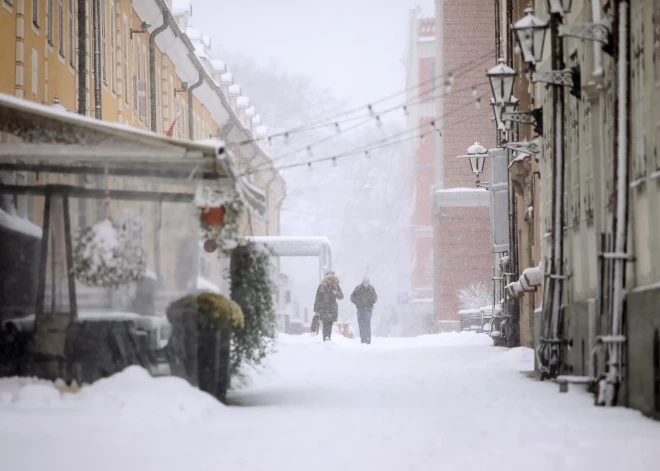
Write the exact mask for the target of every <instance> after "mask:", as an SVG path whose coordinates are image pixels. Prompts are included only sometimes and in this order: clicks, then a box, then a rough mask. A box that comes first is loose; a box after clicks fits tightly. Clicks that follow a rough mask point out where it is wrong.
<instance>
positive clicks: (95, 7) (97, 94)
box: [92, 0, 103, 119]
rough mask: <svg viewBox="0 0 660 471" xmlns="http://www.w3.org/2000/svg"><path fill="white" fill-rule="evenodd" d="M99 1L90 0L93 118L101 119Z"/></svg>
mask: <svg viewBox="0 0 660 471" xmlns="http://www.w3.org/2000/svg"><path fill="white" fill-rule="evenodd" d="M99 1H100V0H92V22H93V23H92V24H93V27H92V30H93V31H94V108H95V112H94V116H95V118H96V119H103V109H102V105H101V100H102V98H101V14H100V11H99Z"/></svg>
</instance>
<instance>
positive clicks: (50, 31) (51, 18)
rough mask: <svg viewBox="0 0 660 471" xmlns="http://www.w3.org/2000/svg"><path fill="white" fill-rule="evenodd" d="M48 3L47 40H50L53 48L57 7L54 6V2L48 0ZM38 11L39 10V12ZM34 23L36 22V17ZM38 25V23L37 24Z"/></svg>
mask: <svg viewBox="0 0 660 471" xmlns="http://www.w3.org/2000/svg"><path fill="white" fill-rule="evenodd" d="M47 2H48V3H46V8H47V11H46V38H47V39H48V43H49V44H50V45H51V46H52V45H53V34H54V33H53V21H55V7H54V6H53V2H54V0H47ZM37 8H38V4H37ZM37 11H38V10H37ZM32 16H33V19H32V21H34V15H32ZM35 24H37V23H35Z"/></svg>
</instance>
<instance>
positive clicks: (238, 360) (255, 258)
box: [229, 241, 275, 376]
mask: <svg viewBox="0 0 660 471" xmlns="http://www.w3.org/2000/svg"><path fill="white" fill-rule="evenodd" d="M270 256H271V254H270V253H269V252H268V251H267V249H266V248H265V247H264V246H263V245H259V244H256V243H255V242H252V241H246V242H241V244H240V245H238V246H237V247H236V248H235V249H234V250H233V251H232V253H231V261H230V266H229V271H230V275H231V298H232V299H233V300H234V301H235V302H236V303H237V304H238V305H239V306H240V307H241V310H242V311H243V317H244V328H243V329H241V330H234V331H233V332H232V350H231V370H230V371H231V374H232V376H235V375H237V374H238V375H240V370H241V368H242V367H243V366H257V365H259V364H260V363H261V362H262V360H263V359H264V358H266V356H267V355H268V354H269V353H270V352H271V351H272V350H273V347H274V343H275V309H274V306H273V289H274V287H273V283H272V281H271V279H270Z"/></svg>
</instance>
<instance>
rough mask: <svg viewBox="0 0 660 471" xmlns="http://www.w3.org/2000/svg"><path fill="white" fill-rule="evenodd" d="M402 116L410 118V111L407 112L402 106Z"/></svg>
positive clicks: (406, 108) (405, 107)
mask: <svg viewBox="0 0 660 471" xmlns="http://www.w3.org/2000/svg"><path fill="white" fill-rule="evenodd" d="M403 116H410V111H408V107H407V106H404V107H403Z"/></svg>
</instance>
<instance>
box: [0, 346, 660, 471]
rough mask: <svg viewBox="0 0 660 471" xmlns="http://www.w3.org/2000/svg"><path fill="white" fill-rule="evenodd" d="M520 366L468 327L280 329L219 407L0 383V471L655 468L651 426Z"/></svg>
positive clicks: (149, 389) (657, 455)
mask: <svg viewBox="0 0 660 471" xmlns="http://www.w3.org/2000/svg"><path fill="white" fill-rule="evenodd" d="M532 367H533V357H532V351H531V350H530V349H525V348H518V349H513V350H507V349H503V348H495V347H492V346H490V339H489V338H488V337H486V336H484V335H478V334H472V333H461V334H441V335H435V336H424V337H418V338H412V339H375V341H374V343H373V344H372V345H371V346H365V345H360V343H359V341H357V340H348V339H345V338H343V337H339V336H335V338H333V342H332V343H326V344H323V343H321V342H320V339H319V338H318V337H315V338H311V337H309V336H308V335H304V336H296V337H293V336H285V335H281V336H280V338H279V340H278V352H277V353H276V354H274V355H273V356H272V357H271V358H270V360H269V361H268V366H267V368H266V369H265V370H264V371H261V372H259V373H257V374H255V375H254V378H253V381H252V382H251V384H250V385H249V386H246V387H245V388H243V389H241V390H239V391H234V392H232V393H231V394H230V396H229V399H230V401H231V402H232V404H233V405H232V406H222V405H219V404H218V403H216V402H215V401H214V400H213V399H212V398H211V397H210V396H208V395H206V394H204V393H201V392H199V391H197V390H195V389H193V388H191V387H189V386H188V385H187V384H186V383H184V382H183V381H181V380H178V379H174V378H159V379H152V378H149V377H148V375H147V374H146V372H144V371H143V370H140V369H139V368H136V367H135V368H129V369H128V370H126V371H124V372H123V373H121V374H119V375H116V376H114V377H112V378H110V379H107V380H102V381H99V382H97V383H95V384H94V385H92V386H91V387H85V388H83V389H82V390H81V391H80V392H78V393H76V394H63V395H61V394H60V393H58V392H57V391H56V390H55V388H54V387H53V386H52V385H51V384H50V383H46V382H41V383H37V382H36V381H35V382H29V381H26V380H17V379H0V451H1V456H2V458H1V459H0V461H1V462H2V466H0V468H1V469H2V470H3V471H33V470H35V471H36V470H46V469H48V470H67V471H71V470H73V471H78V470H80V471H83V470H84V471H88V470H95V471H105V470H108V471H109V470H113V471H115V470H140V471H143V470H149V469H158V470H159V471H166V470H177V471H180V470H183V469H186V470H205V469H209V470H211V469H214V470H215V469H218V470H219V469H229V470H298V469H300V470H302V469H305V470H307V469H315V470H351V469H355V470H358V469H360V470H367V469H377V470H379V471H380V470H383V471H384V470H404V469H409V470H437V469H442V470H482V469H483V470H500V469H501V470H523V469H524V470H529V469H534V470H556V469H562V470H569V469H576V470H577V469H579V470H592V469H593V470H596V469H597V470H600V471H602V470H621V469H630V470H646V469H648V470H651V469H657V466H658V463H659V462H660V449H659V448H658V446H657V444H658V443H660V423H658V422H654V421H652V420H649V419H646V418H644V417H643V416H642V415H641V414H639V413H638V412H635V411H632V410H628V409H623V408H614V409H605V408H597V407H593V406H590V402H591V401H592V398H591V396H590V395H588V394H587V393H585V392H582V391H581V388H580V387H572V388H571V391H570V392H569V393H568V394H560V393H559V392H558V388H557V386H556V385H555V384H552V383H541V382H538V381H534V380H532V379H529V378H528V377H526V376H525V375H524V374H523V373H521V372H522V371H529V370H531V369H532ZM28 383H30V384H28Z"/></svg>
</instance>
